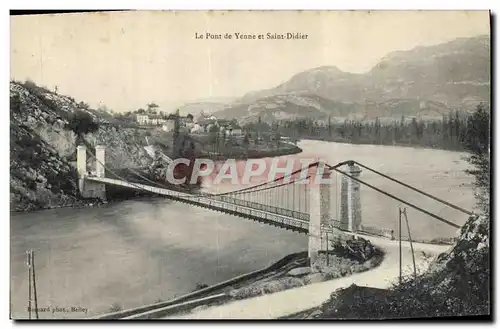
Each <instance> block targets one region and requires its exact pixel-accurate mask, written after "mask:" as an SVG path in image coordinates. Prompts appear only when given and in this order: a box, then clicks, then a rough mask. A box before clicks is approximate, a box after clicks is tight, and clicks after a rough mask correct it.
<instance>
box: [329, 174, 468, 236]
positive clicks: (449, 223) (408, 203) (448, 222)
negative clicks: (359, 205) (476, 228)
mask: <svg viewBox="0 0 500 329" xmlns="http://www.w3.org/2000/svg"><path fill="white" fill-rule="evenodd" d="M332 169H333V170H335V171H337V172H339V173H341V174H342V175H344V176H347V177H349V178H351V179H352V180H354V181H356V182H358V183H361V184H363V185H365V186H368V187H369V188H371V189H373V190H375V191H377V192H379V193H382V194H384V195H387V196H388V197H390V198H393V199H394V200H397V201H399V202H402V203H404V204H406V205H407V206H410V207H412V208H414V209H416V210H418V211H420V212H422V213H424V214H426V215H429V216H431V217H433V218H435V219H437V220H439V221H441V222H443V223H446V224H448V225H450V226H453V227H455V228H460V226H459V225H457V224H455V223H453V222H450V221H448V220H446V219H444V218H442V217H439V216H438V215H435V214H433V213H431V212H429V211H427V210H425V209H422V208H420V207H418V206H416V205H414V204H412V203H410V202H408V201H405V200H403V199H400V198H398V197H396V196H394V195H392V194H390V193H388V192H385V191H383V190H381V189H379V188H377V187H375V186H373V185H370V184H368V183H366V182H364V181H362V180H360V179H358V178H356V177H353V176H351V175H349V174H347V173H346V172H343V171H342V170H338V169H337V168H332Z"/></svg>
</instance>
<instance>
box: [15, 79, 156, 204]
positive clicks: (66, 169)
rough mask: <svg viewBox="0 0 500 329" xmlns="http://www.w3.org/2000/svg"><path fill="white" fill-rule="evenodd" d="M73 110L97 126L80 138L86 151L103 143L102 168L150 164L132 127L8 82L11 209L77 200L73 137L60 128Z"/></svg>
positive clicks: (62, 98) (67, 100)
mask: <svg viewBox="0 0 500 329" xmlns="http://www.w3.org/2000/svg"><path fill="white" fill-rule="evenodd" d="M77 110H79V111H86V112H87V113H88V114H90V115H91V116H92V118H93V120H94V121H95V122H98V123H99V124H100V126H99V130H98V131H96V132H95V133H90V134H87V135H85V136H83V141H84V142H85V144H86V145H87V146H88V148H89V151H90V152H93V148H94V147H95V146H96V145H105V146H106V165H107V166H109V167H110V168H123V167H144V166H147V165H148V164H149V163H150V162H151V158H150V157H149V156H148V155H147V152H146V151H145V150H144V148H143V145H142V141H143V139H144V138H143V136H142V134H141V132H140V131H138V130H137V129H133V128H126V129H121V128H120V127H117V126H114V125H111V124H110V123H109V122H107V121H106V120H103V119H102V118H101V117H100V116H99V114H98V112H97V111H93V110H92V109H89V108H88V107H87V106H85V105H84V104H83V106H82V103H80V104H79V103H77V102H76V101H75V100H74V99H73V98H71V97H67V96H63V95H59V94H56V93H54V92H51V91H50V90H47V89H46V88H43V87H39V86H36V85H35V84H34V83H32V82H27V83H18V82H14V81H12V82H11V83H10V120H11V125H10V137H11V138H10V158H11V160H10V166H11V172H10V173H11V179H10V186H11V188H10V199H11V203H10V205H11V210H13V211H24V210H35V209H44V208H54V207H61V206H70V205H75V204H82V200H81V198H80V196H79V194H78V189H77V176H76V170H75V164H76V163H75V160H76V141H77V136H76V135H75V133H74V132H73V131H71V130H68V129H67V128H66V127H67V124H68V120H69V118H70V116H71V114H72V113H74V112H75V111H77ZM89 163H91V161H90V159H89Z"/></svg>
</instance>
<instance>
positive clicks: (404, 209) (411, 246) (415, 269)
mask: <svg viewBox="0 0 500 329" xmlns="http://www.w3.org/2000/svg"><path fill="white" fill-rule="evenodd" d="M401 214H402V215H404V217H405V220H406V227H407V228H408V239H409V240H410V248H411V257H412V260H413V274H414V275H415V280H417V265H416V263H415V252H414V251H413V241H412V240H411V233H410V224H409V222H408V216H407V215H406V208H403V211H401Z"/></svg>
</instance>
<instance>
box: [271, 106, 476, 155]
mask: <svg viewBox="0 0 500 329" xmlns="http://www.w3.org/2000/svg"><path fill="white" fill-rule="evenodd" d="M478 109H481V110H482V111H486V108H485V105H484V104H480V105H479V106H478ZM473 121H474V118H473V116H471V115H463V114H461V112H458V111H452V112H450V113H449V114H448V115H446V116H443V118H442V119H441V120H435V121H424V120H417V119H416V118H411V119H407V118H405V117H404V116H403V117H402V118H401V119H400V120H397V121H394V122H390V123H382V122H381V121H380V120H379V119H378V118H377V119H375V120H374V121H372V122H360V121H355V120H345V121H344V122H342V123H339V122H334V121H333V120H332V118H329V119H328V122H327V123H326V124H324V123H323V124H322V123H319V122H317V121H315V120H312V119H309V118H306V119H297V120H294V121H283V122H278V123H274V124H273V126H276V125H278V128H277V130H278V131H279V132H280V133H281V134H282V135H285V136H289V137H296V138H307V139H320V140H327V141H335V142H343V143H353V144H376V145H401V146H414V147H428V148H437V149H445V150H454V151H465V150H466V147H465V144H464V143H465V141H466V139H467V134H468V133H470V129H471V127H472V126H473V125H474V123H473ZM274 129H276V128H274Z"/></svg>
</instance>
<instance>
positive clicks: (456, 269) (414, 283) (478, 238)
mask: <svg viewBox="0 0 500 329" xmlns="http://www.w3.org/2000/svg"><path fill="white" fill-rule="evenodd" d="M489 222H490V219H489V217H487V216H484V215H479V216H478V215H474V216H471V217H470V218H469V220H468V221H467V222H466V223H465V225H464V226H463V227H462V228H461V231H460V235H459V236H458V238H457V242H456V244H455V245H454V246H453V247H452V248H451V249H450V250H449V251H448V252H446V253H444V254H441V255H440V256H439V257H438V258H437V259H436V260H435V261H434V262H433V263H432V264H431V266H430V267H429V269H428V270H427V271H426V272H424V273H423V274H421V275H420V276H419V277H418V279H417V280H413V278H411V277H410V278H406V279H405V280H404V281H403V282H402V283H401V284H396V285H395V286H394V287H393V288H392V289H389V290H380V289H373V288H366V287H358V286H354V285H353V286H351V287H349V288H346V289H343V290H337V291H335V292H333V293H332V294H331V298H330V300H328V301H327V302H325V303H324V305H323V306H322V307H321V308H320V309H319V310H315V311H313V312H309V313H310V314H307V315H306V316H305V318H311V317H312V318H316V319H357V320H359V319H381V318H382V319H394V318H424V317H432V318H436V317H446V316H465V315H468V316H478V315H488V314H491V303H490V298H491V296H490V266H491V265H490V261H489V260H490V236H489V232H490V224H489ZM312 313H314V315H313V314H312Z"/></svg>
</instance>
